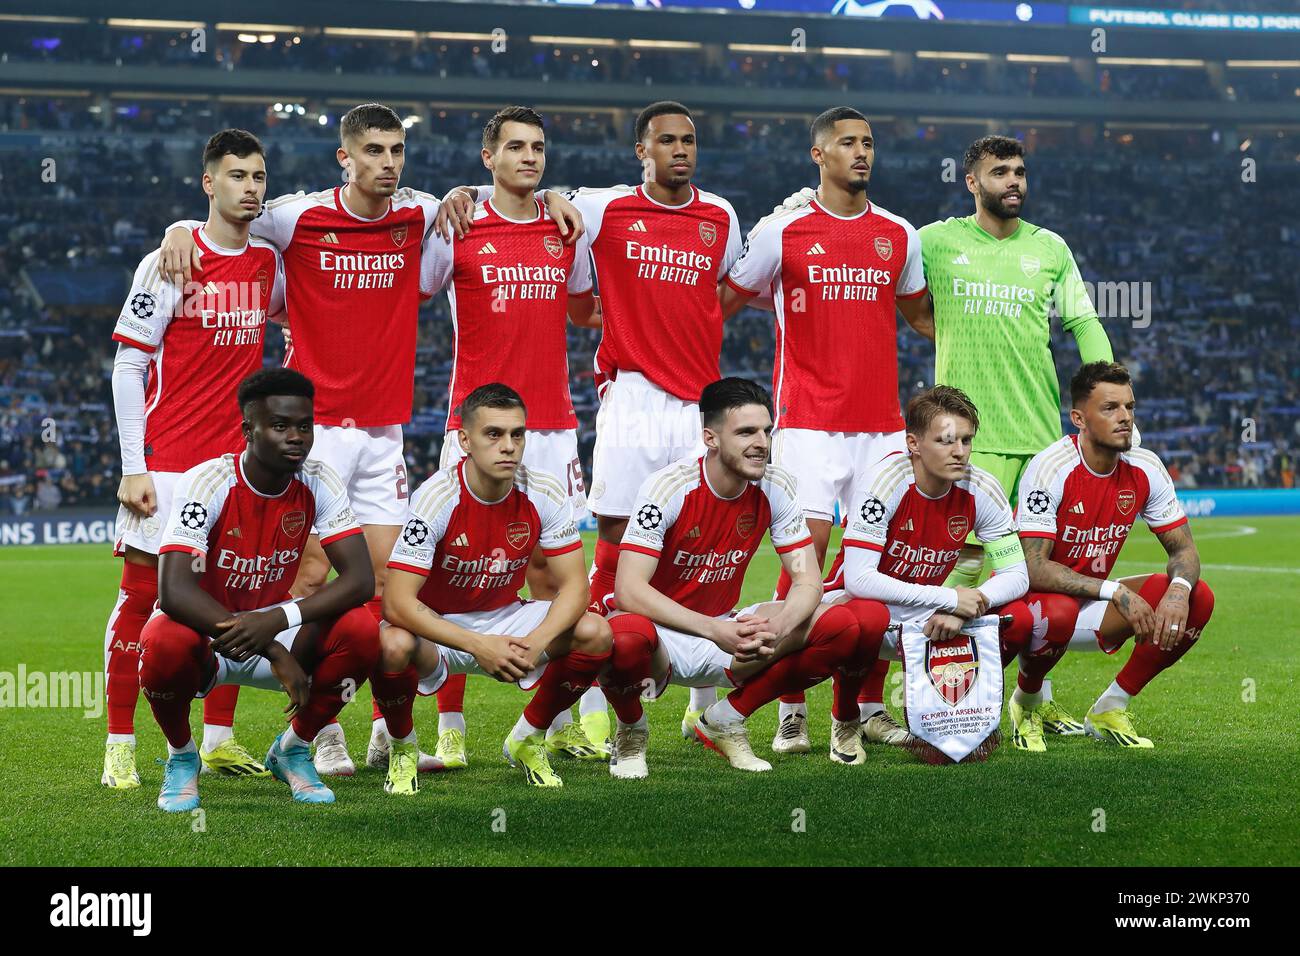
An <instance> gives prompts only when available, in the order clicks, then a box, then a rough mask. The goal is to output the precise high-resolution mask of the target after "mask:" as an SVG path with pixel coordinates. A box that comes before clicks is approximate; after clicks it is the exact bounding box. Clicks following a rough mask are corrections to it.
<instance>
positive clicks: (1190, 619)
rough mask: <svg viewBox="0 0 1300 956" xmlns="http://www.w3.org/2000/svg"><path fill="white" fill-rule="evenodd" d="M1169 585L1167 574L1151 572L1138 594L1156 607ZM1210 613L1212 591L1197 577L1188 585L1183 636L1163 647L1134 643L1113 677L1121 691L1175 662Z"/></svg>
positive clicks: (1135, 687)
mask: <svg viewBox="0 0 1300 956" xmlns="http://www.w3.org/2000/svg"><path fill="white" fill-rule="evenodd" d="M1168 589H1169V578H1168V577H1167V576H1166V575H1163V574H1153V575H1151V577H1149V578H1147V580H1146V583H1145V584H1143V585H1142V588H1141V590H1140V591H1138V594H1140V595H1141V596H1142V598H1143V600H1145V601H1146V602H1147V603H1148V604H1150V605H1151V606H1152V607H1153V608H1154V607H1156V606H1157V605H1158V604H1159V603H1160V601H1161V599H1162V598H1163V597H1164V596H1165V591H1167V590H1168ZM1213 613H1214V592H1213V591H1211V590H1210V586H1209V585H1208V584H1206V583H1205V582H1204V581H1197V582H1196V587H1195V588H1193V589H1192V596H1191V600H1190V601H1189V602H1188V608H1187V629H1186V630H1185V631H1184V632H1183V636H1182V637H1181V638H1179V639H1178V643H1177V644H1175V645H1174V646H1173V647H1171V648H1170V649H1169V650H1167V651H1162V650H1161V649H1160V647H1159V646H1158V645H1156V644H1153V643H1149V642H1148V643H1146V644H1138V645H1137V646H1135V647H1134V648H1133V655H1132V656H1131V657H1130V658H1129V659H1128V663H1127V664H1125V665H1124V667H1123V668H1122V669H1121V670H1120V672H1119V674H1118V675H1116V677H1115V683H1117V684H1119V686H1120V687H1122V688H1123V689H1124V692H1125V693H1128V694H1137V693H1139V692H1140V691H1141V690H1142V688H1144V687H1146V686H1147V684H1149V683H1150V682H1151V680H1152V678H1154V677H1155V676H1156V675H1157V674H1159V673H1160V672H1161V671H1162V670H1164V669H1165V668H1166V667H1169V666H1171V665H1172V664H1174V663H1176V662H1177V661H1178V659H1179V658H1180V657H1182V656H1183V655H1184V654H1186V653H1187V651H1188V649H1190V648H1191V646H1192V645H1193V644H1195V643H1196V641H1197V639H1198V638H1199V637H1200V636H1201V630H1202V629H1203V628H1204V627H1205V625H1206V624H1208V623H1209V620H1210V615H1211V614H1213Z"/></svg>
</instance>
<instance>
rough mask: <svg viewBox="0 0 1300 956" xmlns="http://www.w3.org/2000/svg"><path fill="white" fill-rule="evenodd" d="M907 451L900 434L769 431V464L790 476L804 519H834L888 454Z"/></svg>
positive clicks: (805, 430)
mask: <svg viewBox="0 0 1300 956" xmlns="http://www.w3.org/2000/svg"><path fill="white" fill-rule="evenodd" d="M895 451H901V452H906V451H907V440H906V438H905V433H904V432H902V431H897V432H819V431H812V430H811V429H808V428H778V429H777V430H776V431H775V432H773V433H772V464H774V465H777V466H779V467H781V468H784V469H785V470H786V471H788V472H789V473H790V474H791V475H793V476H794V480H795V488H796V493H797V494H798V496H799V504H800V505H801V506H803V511H804V516H805V517H807V518H814V519H820V520H822V521H834V520H835V506H836V505H837V504H838V505H839V513H840V515H841V516H842V515H843V514H844V513H845V512H846V511H848V509H849V506H850V505H851V504H852V498H853V486H854V483H855V482H856V481H857V479H858V478H859V477H860V476H862V475H864V474H866V471H867V469H868V468H870V467H871V466H872V465H874V464H875V463H876V462H878V461H880V459H882V458H884V457H885V456H886V455H888V454H889V453H890V452H895Z"/></svg>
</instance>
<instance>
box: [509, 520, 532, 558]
mask: <svg viewBox="0 0 1300 956" xmlns="http://www.w3.org/2000/svg"><path fill="white" fill-rule="evenodd" d="M528 537H529V530H528V522H527V521H512V522H510V523H509V524H508V525H506V541H508V542H510V547H512V548H514V549H515V550H516V551H519V550H522V548H523V546H524V545H526V544H527V543H528Z"/></svg>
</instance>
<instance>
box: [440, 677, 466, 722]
mask: <svg viewBox="0 0 1300 956" xmlns="http://www.w3.org/2000/svg"><path fill="white" fill-rule="evenodd" d="M464 710H465V675H464V674H449V675H448V676H447V679H446V680H445V681H443V684H442V687H440V688H439V689H438V713H440V714H459V713H462V712H463V711H464Z"/></svg>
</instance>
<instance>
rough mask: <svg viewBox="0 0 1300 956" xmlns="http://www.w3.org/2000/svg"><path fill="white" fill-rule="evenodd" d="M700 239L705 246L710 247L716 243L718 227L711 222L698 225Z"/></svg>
mask: <svg viewBox="0 0 1300 956" xmlns="http://www.w3.org/2000/svg"><path fill="white" fill-rule="evenodd" d="M700 239H701V240H702V241H703V242H704V244H705V245H706V246H711V245H713V244H714V243H715V242H717V241H718V227H717V226H715V225H714V224H713V223H711V222H702V223H700Z"/></svg>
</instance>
